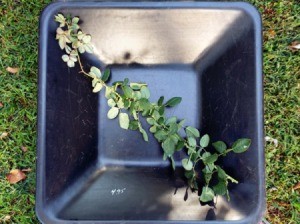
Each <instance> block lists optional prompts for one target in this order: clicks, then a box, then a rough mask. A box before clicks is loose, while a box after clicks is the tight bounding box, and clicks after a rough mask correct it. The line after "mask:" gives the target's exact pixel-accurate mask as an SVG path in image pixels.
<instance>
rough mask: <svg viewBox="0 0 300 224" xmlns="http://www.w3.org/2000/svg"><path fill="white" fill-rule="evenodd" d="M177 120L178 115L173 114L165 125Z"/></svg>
mask: <svg viewBox="0 0 300 224" xmlns="http://www.w3.org/2000/svg"><path fill="white" fill-rule="evenodd" d="M176 122H177V117H175V116H173V117H170V118H168V119H167V120H166V122H165V125H170V124H173V123H176Z"/></svg>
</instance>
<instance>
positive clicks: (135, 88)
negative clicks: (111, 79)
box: [129, 82, 147, 90]
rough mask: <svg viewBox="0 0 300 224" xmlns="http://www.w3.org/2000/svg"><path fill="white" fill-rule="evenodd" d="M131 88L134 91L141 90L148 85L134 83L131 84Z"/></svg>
mask: <svg viewBox="0 0 300 224" xmlns="http://www.w3.org/2000/svg"><path fill="white" fill-rule="evenodd" d="M129 86H130V87H131V88H132V89H133V90H140V89H141V87H142V86H147V84H146V83H137V82H132V83H130V84H129Z"/></svg>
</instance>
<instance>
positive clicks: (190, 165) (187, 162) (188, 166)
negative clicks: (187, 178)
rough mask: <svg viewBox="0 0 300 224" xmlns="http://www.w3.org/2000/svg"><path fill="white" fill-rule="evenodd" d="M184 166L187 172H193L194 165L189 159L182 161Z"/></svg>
mask: <svg viewBox="0 0 300 224" xmlns="http://www.w3.org/2000/svg"><path fill="white" fill-rule="evenodd" d="M181 163H182V166H183V168H184V169H185V170H192V169H193V163H192V162H191V161H190V160H189V159H183V160H182V161H181Z"/></svg>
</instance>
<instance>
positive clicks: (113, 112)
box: [107, 107, 119, 119]
mask: <svg viewBox="0 0 300 224" xmlns="http://www.w3.org/2000/svg"><path fill="white" fill-rule="evenodd" d="M118 114H119V108H117V107H112V108H111V109H110V110H109V111H108V113H107V117H108V119H114V118H116V117H117V116H118Z"/></svg>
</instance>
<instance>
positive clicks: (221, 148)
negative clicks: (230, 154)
mask: <svg viewBox="0 0 300 224" xmlns="http://www.w3.org/2000/svg"><path fill="white" fill-rule="evenodd" d="M212 146H213V147H214V148H215V149H216V150H217V151H218V152H219V153H223V152H224V151H225V150H226V149H227V146H226V144H225V143H224V142H222V141H217V142H214V143H212Z"/></svg>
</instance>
